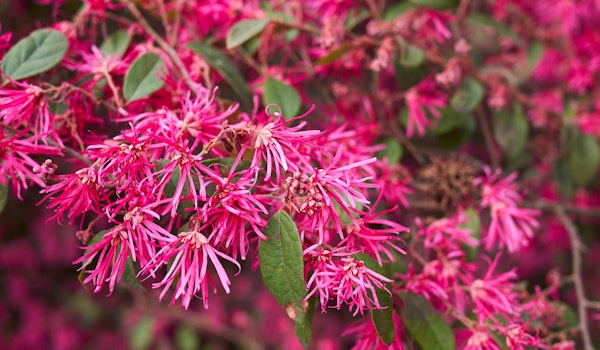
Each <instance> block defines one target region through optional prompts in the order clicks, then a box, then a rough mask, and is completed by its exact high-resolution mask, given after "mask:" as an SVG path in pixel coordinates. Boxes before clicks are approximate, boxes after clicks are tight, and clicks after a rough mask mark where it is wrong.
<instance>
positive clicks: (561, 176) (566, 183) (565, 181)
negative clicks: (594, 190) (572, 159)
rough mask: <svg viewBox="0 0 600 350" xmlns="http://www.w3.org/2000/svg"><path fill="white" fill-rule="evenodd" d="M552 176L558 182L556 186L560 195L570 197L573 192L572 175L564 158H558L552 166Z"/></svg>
mask: <svg viewBox="0 0 600 350" xmlns="http://www.w3.org/2000/svg"><path fill="white" fill-rule="evenodd" d="M552 177H553V178H554V180H555V181H556V183H557V184H558V188H559V190H560V193H561V195H562V196H564V197H566V198H571V197H573V195H574V194H575V186H573V176H572V175H571V171H570V170H569V164H568V162H567V160H566V159H564V158H559V159H557V160H556V162H555V163H554V166H553V167H552Z"/></svg>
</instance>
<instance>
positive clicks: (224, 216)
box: [0, 0, 600, 349]
mask: <svg viewBox="0 0 600 350" xmlns="http://www.w3.org/2000/svg"><path fill="white" fill-rule="evenodd" d="M18 3H21V1H18ZM38 3H40V4H45V5H51V10H52V16H53V19H54V20H55V21H54V23H53V24H51V25H49V26H48V27H46V28H42V29H38V30H35V31H32V32H31V33H30V35H29V36H27V37H22V38H21V36H22V34H24V33H19V32H18V31H15V32H14V33H13V32H5V33H0V62H1V63H0V76H1V80H2V84H1V85H0V211H1V210H3V208H4V203H5V199H6V197H7V196H8V195H7V193H8V192H10V193H11V196H15V197H16V198H18V199H20V200H29V198H31V197H32V196H34V194H32V193H31V191H29V190H30V189H31V188H32V187H33V188H35V189H36V190H37V191H38V192H39V194H38V196H39V198H38V199H36V200H34V202H36V203H37V205H38V206H39V207H40V208H42V207H43V208H44V209H46V211H47V212H48V213H49V214H48V215H46V216H44V219H46V218H47V221H46V222H47V223H48V224H58V225H63V224H68V225H72V226H77V227H78V231H77V233H76V237H77V238H79V240H80V242H81V246H80V250H81V256H80V257H78V258H75V259H74V261H73V264H75V265H77V268H78V269H79V271H80V272H81V273H80V280H81V281H82V282H83V283H84V284H90V285H92V286H93V290H94V291H95V292H97V293H99V292H104V291H107V292H108V294H109V295H111V294H113V293H114V292H115V290H117V288H118V285H119V284H120V283H128V284H133V285H137V286H142V287H143V286H144V285H145V286H146V287H151V288H152V289H158V290H160V292H157V296H158V299H159V301H161V300H163V299H165V298H166V297H167V296H168V297H170V306H174V305H180V306H181V307H182V309H185V310H187V309H189V308H194V307H195V305H196V303H195V301H196V300H195V299H200V300H202V303H198V305H203V306H204V308H205V309H208V308H209V305H213V303H212V300H209V299H210V298H213V299H215V300H221V299H219V298H222V295H223V294H233V295H236V294H238V291H239V290H242V289H243V288H241V287H239V286H237V285H236V283H237V281H239V280H242V281H243V280H244V278H246V277H247V276H252V274H251V273H248V271H247V270H248V269H250V268H257V267H260V268H261V273H262V274H263V278H264V285H265V287H266V289H268V290H269V291H270V292H271V293H272V294H273V295H274V296H275V298H276V299H277V301H278V302H279V303H280V304H281V306H282V308H281V309H282V310H285V311H286V312H287V314H288V316H289V318H291V319H292V320H293V321H294V322H295V327H296V331H297V334H298V336H299V339H300V341H301V342H303V343H304V345H305V346H309V345H310V343H309V342H310V332H308V330H310V326H311V325H312V319H311V317H315V318H318V317H319V315H317V316H313V311H314V309H317V310H320V311H321V313H326V312H331V311H332V309H335V310H342V309H344V310H348V311H349V314H351V315H352V316H353V317H356V318H361V319H360V320H359V321H358V322H357V323H356V324H354V325H352V326H340V327H339V328H343V329H336V331H339V333H343V334H344V335H352V336H353V337H355V338H356V342H355V343H354V346H355V348H357V349H368V348H378V349H379V348H386V347H389V348H394V349H405V348H416V347H421V348H427V346H428V344H430V343H429V341H430V339H429V338H435V339H439V338H440V337H441V338H444V341H445V342H446V343H447V344H450V345H449V346H450V347H451V345H452V344H455V345H456V347H459V348H464V349H500V348H504V347H505V346H506V347H508V348H510V349H525V348H533V347H537V348H543V349H551V348H556V349H558V348H561V349H562V348H568V347H569V346H572V347H575V344H576V342H579V341H581V342H583V344H584V347H586V348H590V347H591V346H592V345H591V344H592V339H591V338H592V337H591V335H590V334H591V332H590V328H591V326H590V320H588V317H587V313H586V309H593V308H598V307H597V305H596V304H595V303H593V302H591V301H590V300H588V299H586V292H590V291H591V290H592V288H584V285H583V277H582V275H583V274H584V273H585V272H586V269H585V267H584V266H582V265H583V262H585V261H587V260H585V259H583V257H582V255H583V254H589V257H590V259H591V260H589V261H595V260H593V259H595V258H596V257H597V249H596V245H594V243H596V241H595V240H594V238H592V237H586V239H587V238H589V239H587V240H586V243H588V241H589V244H590V249H589V250H586V249H584V247H583V243H582V240H581V239H580V237H579V232H578V229H582V230H583V231H582V232H586V231H585V230H588V231H589V227H594V225H596V224H598V220H597V219H596V216H597V215H596V214H597V210H595V209H597V208H598V207H600V200H599V199H598V197H599V196H598V195H597V181H596V177H597V174H598V169H599V168H600V146H599V144H598V138H599V137H600V113H599V111H600V103H598V101H597V97H598V96H600V88H599V87H598V86H597V84H594V82H595V81H597V80H598V77H599V74H600V59H599V55H598V52H600V31H598V29H597V28H596V27H597V25H596V24H597V22H598V21H599V20H600V6H598V4H597V1H596V2H595V1H587V0H584V1H559V2H558V3H556V4H550V3H548V2H547V1H533V0H505V1H497V2H489V1H488V2H485V1H481V2H477V1H451V0H440V1H417V0H414V1H413V0H411V1H408V2H399V3H395V2H392V1H367V2H364V3H363V2H352V1H333V0H332V1H328V0H313V1H291V2H289V3H287V2H281V1H272V0H252V1H229V2H222V3H220V2H215V1H198V0H191V1H172V0H145V1H141V2H131V1H126V0H94V1H91V0H86V1H83V2H82V4H81V5H82V6H81V8H80V10H79V11H78V12H77V13H76V14H75V15H74V16H73V18H68V17H63V16H65V14H67V13H70V10H67V7H68V6H69V5H68V4H67V3H68V2H66V1H54V2H51V1H46V0H43V1H38ZM19 8H20V7H19ZM63 10H65V11H63ZM1 13H2V7H1V6H0V14H1ZM536 28H538V29H536ZM3 30H6V29H5V28H4V29H3ZM13 39H14V40H13ZM11 41H13V42H14V43H11ZM41 58H43V59H41ZM503 169H504V170H505V171H503ZM572 214H577V215H578V220H577V221H575V222H574V221H573V219H572ZM579 216H581V217H579ZM282 217H284V218H286V220H287V218H289V220H291V221H290V222H287V221H286V222H285V224H284V223H282V221H280V220H281V218H282ZM1 233H2V230H0V234H1ZM589 236H591V235H589ZM0 238H2V237H0ZM567 242H568V244H567ZM562 243H565V244H562ZM3 244H4V241H1V240H0V247H1V246H2V245H3ZM553 244H554V245H555V247H554V249H553V250H552V252H556V253H557V254H560V255H561V256H563V255H564V256H568V257H572V260H571V261H572V264H571V265H572V266H565V263H564V262H563V261H562V260H565V261H566V260H569V259H562V260H561V259H559V258H557V259H555V260H553V259H552V258H551V257H547V256H544V254H543V251H544V249H545V248H547V247H550V246H552V245H553ZM556 246H560V247H556ZM569 248H570V249H571V250H570V251H568V252H567V249H569ZM545 255H549V254H545ZM538 258H539V259H538ZM528 259H529V260H528ZM0 260H1V259H0ZM271 265H275V266H276V268H275V269H274V271H275V272H268V268H267V266H271ZM551 267H557V268H558V269H552V270H551V271H552V272H551V273H550V274H548V280H547V281H546V282H543V283H540V285H531V286H525V284H524V283H522V282H527V281H528V279H529V282H535V283H539V281H541V280H542V278H540V277H541V275H542V274H545V273H546V272H547V271H548V270H550V268H551ZM561 270H564V271H570V273H571V274H572V275H571V276H570V277H562V275H561V273H560V271H561ZM269 273H271V274H272V275H268V274H269ZM0 275H1V274H0ZM242 275H243V276H244V277H243V278H242ZM1 278H2V276H0V279H1ZM274 280H276V281H275V282H273V281H274ZM0 282H2V281H1V280H0ZM594 283H596V282H594ZM571 287H572V288H573V289H574V290H575V293H573V294H574V295H576V298H577V300H574V301H573V300H571V299H569V297H568V296H567V297H565V295H570V294H569V293H561V291H562V290H563V289H562V288H565V289H566V288H571ZM223 291H224V292H225V293H222V292H223ZM214 294H220V295H217V296H215V295H214ZM594 297H598V296H597V295H594ZM561 298H564V300H563V301H567V302H572V303H574V304H575V303H576V304H577V305H578V306H579V308H578V313H579V315H578V320H577V322H576V324H571V323H572V322H571V321H572V320H570V319H569V311H571V310H570V309H568V305H567V304H566V303H564V302H563V301H561V300H562V299H561ZM219 302H220V301H219ZM219 302H217V304H216V305H219V307H221V306H222V305H221V304H218V303H219ZM264 305H270V304H268V303H264ZM316 305H319V306H316ZM165 306H166V305H165ZM269 307H270V306H269ZM211 308H213V307H212V306H211ZM185 310H181V312H185ZM265 310H266V309H265ZM415 310H417V311H419V312H418V314H424V315H425V319H426V320H427V321H428V322H431V324H435V325H436V326H435V327H432V329H423V327H422V326H423V322H422V320H416V319H415V316H414V315H415V313H414V312H413V311H415ZM177 312H179V311H177ZM205 312H208V311H207V310H206V311H205ZM265 313H267V312H266V311H265ZM267 314H268V313H267ZM339 314H343V313H341V312H340V313H339ZM369 314H370V316H371V317H368V316H369ZM265 317H266V316H265ZM242 318H243V317H242ZM237 321H239V322H238V323H239V324H242V323H244V322H242V321H240V320H239V319H238V320H237ZM234 323H235V322H234ZM216 328H218V327H216ZM288 328H289V325H288ZM416 328H419V329H418V330H416ZM579 338H581V340H580V339H579ZM415 344H417V345H415ZM321 345H322V346H323V347H325V346H324V345H323V344H321ZM347 345H351V344H347ZM440 346H441V345H440Z"/></svg>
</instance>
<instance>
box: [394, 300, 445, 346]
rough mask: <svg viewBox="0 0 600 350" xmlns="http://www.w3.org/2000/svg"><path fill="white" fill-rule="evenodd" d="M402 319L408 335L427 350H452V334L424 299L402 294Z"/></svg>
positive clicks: (437, 313)
mask: <svg viewBox="0 0 600 350" xmlns="http://www.w3.org/2000/svg"><path fill="white" fill-rule="evenodd" d="M402 300H403V301H404V308H403V309H402V312H401V314H402V318H403V319H404V324H405V326H406V329H407V330H408V333H409V334H410V335H411V337H412V338H413V339H414V340H415V341H416V342H417V343H418V344H419V345H420V346H421V348H422V349H427V350H454V348H455V345H454V333H453V332H452V328H450V326H449V325H448V324H447V323H446V322H445V321H444V319H443V318H442V316H441V315H440V314H439V312H438V311H437V310H436V309H434V308H433V306H431V304H430V303H429V301H427V299H425V298H424V297H422V296H420V295H416V294H412V293H402Z"/></svg>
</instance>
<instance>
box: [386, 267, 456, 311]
mask: <svg viewBox="0 0 600 350" xmlns="http://www.w3.org/2000/svg"><path fill="white" fill-rule="evenodd" d="M395 277H396V278H398V279H400V280H402V281H404V282H405V285H404V286H403V289H404V290H407V291H410V292H412V293H414V294H419V295H422V296H424V297H425V298H426V299H427V300H429V301H430V302H432V303H439V300H448V299H449V297H448V293H446V290H445V288H443V287H442V286H440V284H439V283H438V282H439V281H438V276H431V275H429V274H425V273H419V274H417V273H415V266H414V264H413V263H410V264H409V265H408V271H407V272H406V274H397V275H396V276H395Z"/></svg>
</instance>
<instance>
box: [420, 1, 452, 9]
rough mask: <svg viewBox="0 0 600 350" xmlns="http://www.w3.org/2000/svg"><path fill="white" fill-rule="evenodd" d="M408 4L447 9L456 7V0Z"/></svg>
mask: <svg viewBox="0 0 600 350" xmlns="http://www.w3.org/2000/svg"><path fill="white" fill-rule="evenodd" d="M409 2H412V3H413V4H415V5H421V6H427V7H431V8H434V9H448V8H453V7H456V6H458V0H409Z"/></svg>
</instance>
